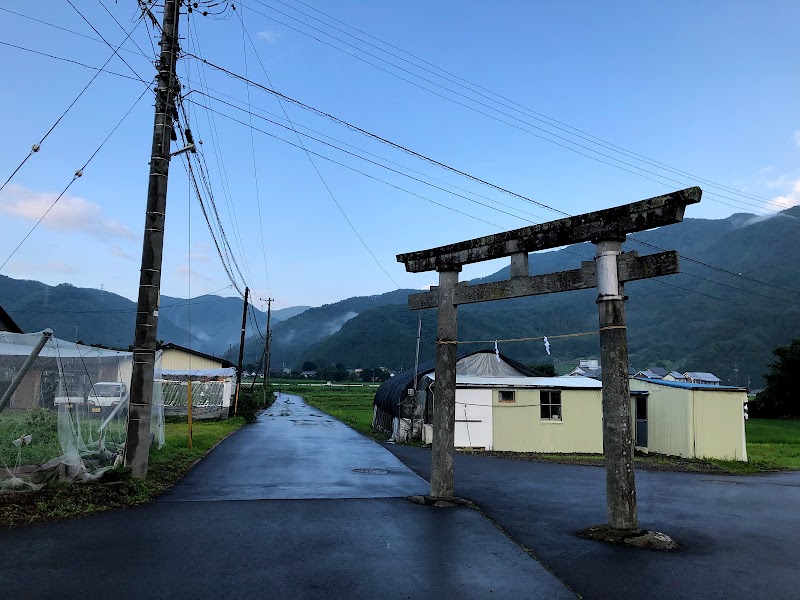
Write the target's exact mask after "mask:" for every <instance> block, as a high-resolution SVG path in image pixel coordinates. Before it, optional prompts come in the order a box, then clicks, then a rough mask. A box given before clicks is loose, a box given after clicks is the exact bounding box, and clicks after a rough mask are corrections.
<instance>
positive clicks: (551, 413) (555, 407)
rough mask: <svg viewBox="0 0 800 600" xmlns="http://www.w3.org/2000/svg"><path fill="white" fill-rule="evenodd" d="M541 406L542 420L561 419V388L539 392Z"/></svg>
mask: <svg viewBox="0 0 800 600" xmlns="http://www.w3.org/2000/svg"><path fill="white" fill-rule="evenodd" d="M539 407H540V411H541V417H542V421H560V420H561V392H560V391H559V390H542V391H541V392H539Z"/></svg>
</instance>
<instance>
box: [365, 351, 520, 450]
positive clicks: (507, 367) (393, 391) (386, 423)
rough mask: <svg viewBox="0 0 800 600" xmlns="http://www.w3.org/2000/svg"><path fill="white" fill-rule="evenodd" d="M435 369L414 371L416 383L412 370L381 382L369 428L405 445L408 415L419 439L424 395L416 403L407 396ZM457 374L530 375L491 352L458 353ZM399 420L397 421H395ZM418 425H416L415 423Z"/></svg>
mask: <svg viewBox="0 0 800 600" xmlns="http://www.w3.org/2000/svg"><path fill="white" fill-rule="evenodd" d="M435 369H436V361H435V360H430V361H427V362H424V363H421V364H420V365H419V366H418V367H417V381H414V369H408V370H406V371H403V372H401V373H398V374H397V375H395V376H394V377H392V378H390V379H387V380H386V381H384V382H383V383H382V384H381V386H380V387H379V388H378V391H377V392H376V393H375V400H374V401H373V406H374V408H373V417H372V426H373V427H375V428H376V429H380V430H383V431H385V432H387V433H392V434H393V437H394V438H395V440H396V441H405V440H406V439H407V438H408V432H409V431H410V428H411V421H412V419H411V413H412V410H413V413H414V421H415V422H414V429H413V432H412V437H414V438H419V437H420V436H421V426H422V423H423V421H424V415H425V413H426V410H425V395H424V394H422V395H418V396H417V399H413V397H412V396H409V390H414V389H416V388H417V385H418V383H419V381H420V380H421V379H422V378H423V377H424V376H425V375H427V374H432V373H433V372H434V370H435ZM456 374H457V375H458V376H459V377H461V376H465V375H466V376H469V375H473V376H480V377H529V376H531V375H533V373H532V371H531V370H530V369H529V368H528V367H526V366H525V365H523V364H521V363H518V362H517V361H515V360H512V359H510V358H508V357H507V356H504V355H503V354H500V361H499V362H498V360H497V355H496V354H495V352H494V350H479V351H477V352H470V353H461V354H459V357H458V361H457V362H456ZM397 419H399V421H398V420H397ZM417 420H418V421H419V424H417V422H416V421H417Z"/></svg>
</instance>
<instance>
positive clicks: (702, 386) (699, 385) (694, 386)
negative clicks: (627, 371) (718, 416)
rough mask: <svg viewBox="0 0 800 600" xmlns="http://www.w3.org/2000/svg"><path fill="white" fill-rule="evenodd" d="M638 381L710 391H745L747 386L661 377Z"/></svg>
mask: <svg viewBox="0 0 800 600" xmlns="http://www.w3.org/2000/svg"><path fill="white" fill-rule="evenodd" d="M639 381H647V382H648V383H655V384H657V385H665V386H667V387H674V388H682V389H685V390H707V391H710V392H713V391H721V392H746V391H747V388H742V387H735V386H732V385H715V384H712V383H690V382H688V381H664V380H663V379H640V380H639Z"/></svg>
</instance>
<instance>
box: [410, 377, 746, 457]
mask: <svg viewBox="0 0 800 600" xmlns="http://www.w3.org/2000/svg"><path fill="white" fill-rule="evenodd" d="M428 378H429V379H431V380H432V379H433V378H434V377H432V376H430V375H429V376H428ZM630 387H631V421H632V422H631V425H632V428H633V431H634V439H635V445H636V447H637V449H639V450H642V451H646V452H653V453H659V454H668V455H673V456H682V457H686V458H717V459H725V460H742V461H746V460H747V450H746V446H745V432H744V416H743V408H742V406H743V403H744V402H746V401H747V394H746V390H744V389H742V388H731V387H726V386H718V385H713V386H712V385H704V384H692V383H685V382H662V381H660V380H650V379H645V380H642V379H631V380H630ZM455 425H456V430H455V445H456V446H457V447H463V448H482V449H486V450H497V451H507V452H539V453H559V454H561V453H563V454H567V453H586V454H590V453H591V454H600V453H602V452H603V414H602V384H601V383H600V382H599V381H597V380H596V379H590V378H587V377H475V376H457V379H456V424H455ZM427 427H428V428H430V425H429V424H428V425H427ZM426 433H427V434H428V435H426V436H425V437H426V441H429V439H430V437H431V435H430V433H431V432H426Z"/></svg>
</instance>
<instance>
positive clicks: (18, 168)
mask: <svg viewBox="0 0 800 600" xmlns="http://www.w3.org/2000/svg"><path fill="white" fill-rule="evenodd" d="M68 1H69V0H68ZM76 10H77V9H76ZM139 23H141V21H137V23H136V25H135V26H134V27H133V29H131V31H130V32H129V33H128V34H127V35H126V36H125V39H124V40H122V42H120V44H119V47H121V46H122V44H124V43H125V42H126V41H128V39H129V38H130V37H131V35H132V34H133V32H134V31H136V28H137V27H138V26H139ZM0 43H2V44H4V45H7V46H12V47H14V48H18V49H21V50H28V51H30V52H35V53H36V54H43V55H45V56H48V57H51V58H56V57H54V56H52V55H49V54H45V53H44V52H38V51H36V50H29V49H28V48H23V47H22V46H16V45H14V44H9V43H8V42H0ZM106 43H107V44H108V42H106ZM109 46H111V45H110V44H109ZM111 49H112V50H114V53H113V54H112V55H111V56H109V57H108V60H106V62H105V63H103V66H102V67H100V68H99V69H97V72H96V73H95V74H94V76H93V77H92V78H91V79H90V80H89V82H88V83H87V84H86V85H85V86H83V89H82V90H81V91H80V93H79V94H78V95H77V96H75V99H74V100H73V101H72V102H70V104H69V106H67V108H66V109H64V112H62V113H61V116H59V117H58V119H56V121H55V123H53V124H52V125H51V126H50V129H48V130H47V131H46V132H45V134H44V135H43V136H42V138H41V139H40V140H39V142H38V143H37V144H34V145H33V146H32V147H31V150H30V152H28V155H27V156H26V157H25V158H24V159H22V162H20V163H19V165H17V168H16V169H14V170H13V171H12V173H11V175H9V176H8V179H6V180H5V182H4V183H3V185H1V186H0V190H2V189H3V188H5V187H6V185H8V182H9V181H11V179H13V177H14V176H15V175H16V174H17V173H18V172H19V170H20V169H21V168H22V167H23V166H24V165H25V163H26V162H28V159H29V158H30V157H31V156H33V155H34V154H35V153H37V152H39V149H40V148H41V145H42V144H43V143H44V141H45V140H46V139H47V137H48V136H49V135H50V134H51V133H52V132H53V130H54V129H55V128H56V127H57V126H58V124H59V123H60V122H61V120H62V119H63V118H64V117H65V116H66V115H67V113H68V112H69V111H70V109H71V108H72V107H73V106H75V103H76V102H77V101H78V100H80V98H81V96H83V94H84V92H86V90H87V89H89V86H90V85H92V83H93V82H94V80H95V79H97V77H98V76H99V75H100V73H101V72H103V69H104V68H105V66H106V65H107V64H108V63H109V62H111V59H112V58H114V55H115V54H116V55H117V56H119V54H118V53H117V50H116V49H114V47H113V46H111ZM62 60H66V59H62ZM69 62H76V61H69ZM76 64H80V63H76ZM81 66H88V65H81ZM89 68H92V67H89ZM134 74H136V73H135V72H134ZM136 76H137V78H138V79H139V80H140V81H144V80H142V79H141V78H140V77H139V76H138V75H136ZM144 83H147V82H144ZM0 268H2V267H0Z"/></svg>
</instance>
